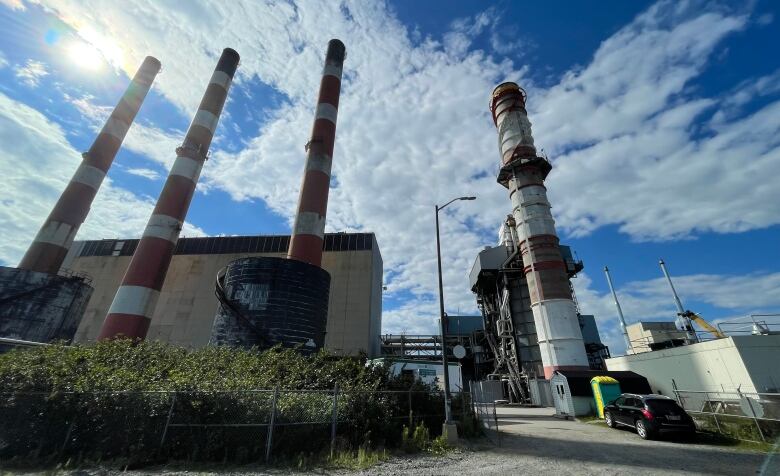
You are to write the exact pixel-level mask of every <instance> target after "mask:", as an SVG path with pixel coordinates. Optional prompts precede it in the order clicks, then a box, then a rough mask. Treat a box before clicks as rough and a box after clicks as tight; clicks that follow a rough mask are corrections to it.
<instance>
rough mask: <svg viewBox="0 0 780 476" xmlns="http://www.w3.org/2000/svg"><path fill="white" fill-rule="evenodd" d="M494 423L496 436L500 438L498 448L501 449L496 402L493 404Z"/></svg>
mask: <svg viewBox="0 0 780 476" xmlns="http://www.w3.org/2000/svg"><path fill="white" fill-rule="evenodd" d="M493 422H495V424H496V436H498V447H499V448H500V447H501V430H499V428H498V415H497V414H496V402H493Z"/></svg>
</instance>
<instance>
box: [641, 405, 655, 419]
mask: <svg viewBox="0 0 780 476" xmlns="http://www.w3.org/2000/svg"><path fill="white" fill-rule="evenodd" d="M642 415H644V416H645V418H647V419H648V420H652V419H653V418H654V417H653V414H652V413H650V410H648V409H647V408H643V409H642Z"/></svg>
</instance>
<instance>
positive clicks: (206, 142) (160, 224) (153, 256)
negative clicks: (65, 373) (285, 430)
mask: <svg viewBox="0 0 780 476" xmlns="http://www.w3.org/2000/svg"><path fill="white" fill-rule="evenodd" d="M238 61H239V55H238V53H236V52H235V51H234V50H232V49H230V48H225V49H224V50H223V51H222V56H220V58H219V62H218V63H217V67H216V69H215V70H214V74H212V75H211V80H210V81H209V84H208V87H207V88H206V93H205V94H204V95H203V99H202V100H201V102H200V107H199V108H198V112H197V113H195V118H194V119H193V120H192V123H191V124H190V128H189V130H187V135H186V136H185V137H184V143H183V144H182V145H181V147H178V148H177V149H176V161H175V162H174V163H173V167H172V168H171V171H170V173H169V175H168V180H167V181H166V182H165V186H164V187H163V190H162V192H161V193H160V198H158V199H157V205H155V207H154V211H153V212H152V216H151V217H150V218H149V222H148V223H147V224H146V229H145V230H144V234H143V236H142V237H141V241H140V242H139V243H138V248H136V250H135V253H133V257H132V259H131V260H130V265H129V266H128V268H127V272H126V273H125V277H124V279H123V280H122V284H121V285H120V286H119V289H118V290H117V292H116V296H114V302H113V303H112V304H111V307H110V308H109V310H108V315H107V316H106V320H105V321H104V322H103V327H102V328H101V329H100V335H99V337H98V339H100V340H102V339H110V338H114V337H119V336H124V337H129V338H132V339H143V338H145V337H146V332H147V331H148V330H149V323H150V321H151V318H152V313H153V312H154V308H155V305H156V304H157V298H158V297H159V296H160V290H161V289H162V286H163V282H164V281H165V275H166V273H167V272H168V266H169V265H170V264H171V258H172V257H173V250H174V248H175V247H176V241H177V240H178V239H179V232H180V231H181V227H182V224H183V223H184V219H185V217H186V216H187V210H188V209H189V206H190V202H191V201H192V196H193V194H194V193H195V185H196V184H197V183H198V177H199V176H200V171H201V169H202V168H203V163H204V162H205V161H206V156H207V154H208V151H209V146H210V145H211V140H212V138H213V137H214V131H215V130H216V128H217V123H218V122H219V116H220V114H222V108H223V107H224V105H225V100H226V99H227V94H228V90H229V89H230V84H231V83H232V81H233V75H234V74H235V72H236V68H237V67H238Z"/></svg>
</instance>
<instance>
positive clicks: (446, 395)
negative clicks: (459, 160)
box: [436, 197, 477, 426]
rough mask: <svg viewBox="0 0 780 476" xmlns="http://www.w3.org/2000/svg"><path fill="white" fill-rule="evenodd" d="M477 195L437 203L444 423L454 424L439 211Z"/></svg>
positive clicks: (437, 252)
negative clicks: (440, 203)
mask: <svg viewBox="0 0 780 476" xmlns="http://www.w3.org/2000/svg"><path fill="white" fill-rule="evenodd" d="M476 199H477V197H458V198H453V199H452V200H450V201H449V202H447V203H445V204H444V205H442V206H438V205H436V258H437V259H438V264H439V323H440V328H441V363H442V366H443V367H444V425H445V426H446V425H451V424H452V413H451V411H450V400H451V399H450V369H449V367H448V364H447V315H446V314H445V313H444V286H443V285H442V277H441V240H440V238H439V212H440V211H441V210H443V209H444V207H446V206H447V205H449V204H450V203H452V202H456V201H458V200H476Z"/></svg>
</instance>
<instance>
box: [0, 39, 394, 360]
mask: <svg viewBox="0 0 780 476" xmlns="http://www.w3.org/2000/svg"><path fill="white" fill-rule="evenodd" d="M345 57H346V48H345V47H344V44H343V43H342V42H341V41H339V40H336V39H334V40H331V41H330V42H329V43H328V48H327V52H326V55H325V62H324V67H323V70H322V75H321V81H320V88H319V95H318V101H317V107H316V110H315V113H314V124H313V126H312V130H311V134H310V137H309V141H308V142H307V143H306V146H305V149H306V151H307V155H306V162H305V165H304V170H303V180H302V184H301V189H300V199H299V204H298V211H297V214H296V216H295V219H294V226H293V229H292V234H291V235H290V236H239V237H217V238H182V239H179V235H180V232H181V228H182V225H183V223H184V220H185V219H186V215H187V210H188V208H189V206H190V202H191V200H192V198H193V195H194V192H195V187H196V185H197V181H198V178H199V176H200V174H201V169H202V167H203V166H204V163H205V161H206V160H207V159H208V154H209V147H210V145H211V142H212V139H213V138H214V134H215V131H216V129H217V125H218V122H219V118H220V115H221V113H222V110H223V108H224V105H225V102H226V99H227V96H228V92H229V90H230V86H231V83H232V81H233V77H234V75H235V73H236V70H237V68H238V64H239V55H238V53H237V52H236V51H234V50H232V49H230V48H226V49H225V50H224V51H223V52H222V55H221V56H220V58H219V60H218V62H217V66H216V68H215V69H214V72H213V74H212V76H211V78H210V80H209V82H208V84H207V87H206V91H205V93H204V95H203V98H202V100H201V102H200V106H199V107H198V110H197V112H196V113H195V116H194V118H193V119H192V122H191V124H190V126H189V129H188V131H187V133H186V135H185V137H184V140H183V143H182V145H181V146H180V147H178V148H177V149H176V155H177V156H176V160H175V162H174V164H173V166H172V168H171V170H170V173H169V175H168V178H167V180H166V182H165V184H164V186H163V188H162V190H161V192H160V195H159V198H158V200H157V203H156V205H155V207H154V211H153V212H152V215H151V216H150V218H149V220H148V222H147V225H146V228H145V230H144V231H143V234H142V236H141V238H140V239H115V240H99V241H77V242H74V237H75V235H76V233H77V231H78V227H79V225H80V224H81V223H82V222H83V221H84V219H85V217H86V214H87V212H88V211H89V209H90V205H91V203H92V200H93V198H94V196H95V193H96V192H97V189H98V187H99V186H100V184H101V182H102V180H103V178H104V177H105V175H106V173H107V172H108V170H109V167H110V165H111V163H112V162H113V160H114V157H115V156H116V154H117V152H118V150H119V148H120V146H121V143H122V140H123V139H124V137H125V135H126V133H127V130H128V128H129V127H130V125H131V124H132V121H133V120H134V118H135V116H136V114H137V112H138V110H139V108H140V106H141V103H142V102H143V99H144V98H145V97H146V95H147V93H148V91H149V88H150V87H151V84H152V81H153V80H154V78H155V76H156V74H157V73H158V72H159V71H160V67H161V66H160V62H159V61H157V60H156V59H154V58H152V57H148V58H146V60H145V61H144V63H143V65H142V66H141V68H140V69H139V71H138V73H137V74H136V75H135V77H134V78H133V80H132V82H131V84H130V86H129V87H128V89H127V92H126V93H125V94H124V96H123V97H122V99H121V100H120V102H119V104H118V105H117V107H116V108H115V110H114V112H113V113H112V114H111V116H110V117H109V119H108V121H107V122H106V125H105V126H104V127H103V130H102V131H101V133H100V134H99V135H98V137H97V139H96V140H95V143H94V144H93V146H92V147H91V148H90V150H89V152H87V153H85V154H84V156H83V157H84V161H83V163H82V165H81V166H80V167H79V168H78V170H77V171H76V173H75V175H74V178H73V180H72V181H71V183H70V184H69V185H68V187H67V188H66V190H65V191H64V192H63V194H62V197H61V198H60V200H59V201H58V202H57V204H56V205H55V207H54V210H53V211H52V213H51V215H50V217H49V218H48V219H47V221H46V222H45V224H44V226H43V227H42V228H41V231H40V232H39V233H38V236H37V237H36V238H35V240H34V242H33V244H32V245H31V247H30V249H29V251H28V252H27V254H26V255H25V256H24V258H23V259H22V261H21V263H20V266H19V268H2V269H1V270H0V316H2V321H0V339H4V340H7V341H9V342H12V343H15V342H27V341H29V342H33V343H34V342H40V343H46V342H51V341H55V340H64V341H65V342H78V343H81V342H90V341H95V340H101V339H114V338H120V337H125V338H130V339H135V340H143V339H146V338H147V337H149V338H152V339H155V340H161V341H164V342H170V343H173V344H178V345H183V346H186V347H200V346H204V345H229V346H241V347H246V348H252V347H254V348H258V349H265V348H269V347H272V346H274V345H281V346H283V347H290V348H295V349H297V350H298V351H299V352H302V353H304V354H310V353H313V352H316V351H318V350H319V349H322V348H327V349H329V350H330V351H331V352H333V353H336V354H341V355H357V354H359V353H365V354H366V355H369V356H372V357H373V356H378V355H379V334H380V330H381V309H382V295H381V294H382V274H383V268H382V257H381V254H380V252H379V246H378V243H377V240H376V238H375V237H374V235H373V234H372V233H329V234H326V233H325V216H326V211H327V202H328V191H329V187H330V173H331V164H332V159H333V152H334V146H335V137H336V120H337V116H338V104H339V95H340V91H341V75H342V68H343V63H344V59H345ZM215 277H216V280H215Z"/></svg>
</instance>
